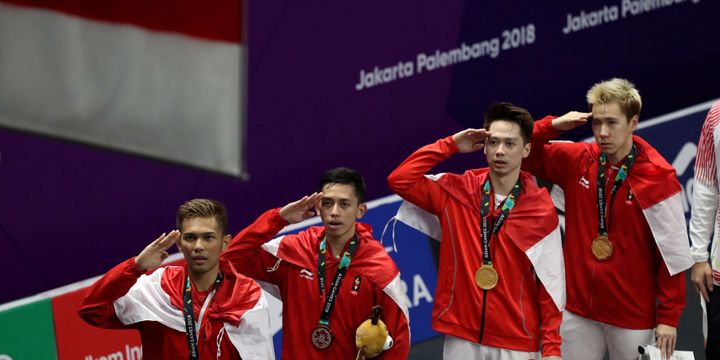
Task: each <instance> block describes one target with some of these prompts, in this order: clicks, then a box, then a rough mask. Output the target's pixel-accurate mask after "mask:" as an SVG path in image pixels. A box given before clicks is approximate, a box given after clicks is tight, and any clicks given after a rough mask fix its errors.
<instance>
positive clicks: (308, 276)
mask: <svg viewBox="0 0 720 360" xmlns="http://www.w3.org/2000/svg"><path fill="white" fill-rule="evenodd" d="M300 277H301V278H306V279H308V280H313V279H314V275H313V273H312V271H310V270H308V269H302V270H300Z"/></svg>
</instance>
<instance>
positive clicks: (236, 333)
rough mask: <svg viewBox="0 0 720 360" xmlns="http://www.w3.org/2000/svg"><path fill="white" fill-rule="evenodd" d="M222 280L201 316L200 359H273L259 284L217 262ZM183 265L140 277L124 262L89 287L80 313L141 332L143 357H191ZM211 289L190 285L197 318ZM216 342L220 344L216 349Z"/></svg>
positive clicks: (109, 325) (98, 323) (110, 325)
mask: <svg viewBox="0 0 720 360" xmlns="http://www.w3.org/2000/svg"><path fill="white" fill-rule="evenodd" d="M220 272H221V273H222V274H223V280H222V282H221V283H220V285H219V286H218V288H217V291H216V293H215V295H214V296H213V298H212V299H211V301H210V303H209V305H208V308H207V310H206V314H205V315H204V316H203V319H202V321H201V326H200V329H199V335H198V350H199V352H200V353H199V358H200V359H240V358H242V359H245V360H249V359H258V360H270V359H275V353H274V349H273V344H272V334H271V333H270V317H269V310H268V305H267V301H266V299H265V296H264V295H263V292H262V289H261V288H260V285H258V284H257V282H255V281H254V280H252V279H249V278H246V277H244V276H242V275H240V274H238V273H237V272H235V270H234V269H233V267H232V266H231V265H230V264H229V263H228V262H227V261H221V263H220ZM186 278H187V267H186V266H168V267H160V268H158V269H156V270H155V271H153V272H152V273H150V274H148V275H144V274H143V273H142V272H141V271H140V270H138V268H137V266H136V265H135V258H131V259H128V260H126V261H124V262H122V263H120V264H119V265H117V266H116V267H114V268H113V269H112V270H110V271H109V272H108V273H107V274H105V275H104V276H103V277H102V278H101V279H100V280H98V281H97V282H96V283H95V284H93V285H92V286H91V287H90V290H89V292H88V294H87V296H86V297H85V299H84V300H83V303H82V305H81V307H80V310H79V311H78V314H79V315H80V317H82V318H83V320H85V321H86V322H87V323H89V324H91V325H94V326H98V327H103V328H135V329H137V330H139V331H140V338H141V339H142V346H143V358H145V359H183V360H186V359H187V358H188V354H189V347H188V342H187V337H186V336H185V322H184V319H183V310H182V309H183V292H184V289H185V280H186ZM209 293H210V290H208V291H205V292H202V293H201V292H198V291H197V290H195V288H194V286H193V292H192V296H193V308H194V316H195V319H196V320H197V319H198V315H199V313H200V309H201V307H202V305H203V302H204V300H205V298H206V297H207V296H208V294H209ZM218 344H219V346H218Z"/></svg>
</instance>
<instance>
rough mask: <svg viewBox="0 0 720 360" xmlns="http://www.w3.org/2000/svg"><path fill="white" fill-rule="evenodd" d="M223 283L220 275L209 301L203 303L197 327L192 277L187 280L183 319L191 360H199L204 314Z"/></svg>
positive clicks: (208, 298)
mask: <svg viewBox="0 0 720 360" xmlns="http://www.w3.org/2000/svg"><path fill="white" fill-rule="evenodd" d="M221 281H222V274H221V273H218V276H217V278H216V279H215V284H214V285H213V289H212V291H211V292H210V295H208V297H207V299H205V302H204V303H203V306H202V309H200V314H198V321H197V325H196V324H195V319H194V318H193V305H192V287H191V285H190V276H188V277H187V279H186V280H185V293H184V294H183V304H184V306H183V318H184V319H185V335H187V340H188V346H189V347H190V360H198V357H199V355H198V335H199V332H200V325H202V320H203V314H204V313H205V310H207V307H208V305H209V304H210V300H212V298H213V296H215V290H217V288H218V286H219V285H220V282H221Z"/></svg>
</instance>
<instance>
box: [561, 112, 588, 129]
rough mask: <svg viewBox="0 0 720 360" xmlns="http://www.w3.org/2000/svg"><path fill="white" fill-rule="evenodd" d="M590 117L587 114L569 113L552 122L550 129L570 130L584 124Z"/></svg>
mask: <svg viewBox="0 0 720 360" xmlns="http://www.w3.org/2000/svg"><path fill="white" fill-rule="evenodd" d="M590 116H592V113H589V112H579V111H571V112H569V113H567V114H565V115H563V116H560V117H557V118H554V119H553V120H552V127H553V128H554V129H556V130H562V131H565V130H571V129H574V128H576V127H578V126H580V125H582V124H585V123H586V122H587V121H588V119H589V118H590Z"/></svg>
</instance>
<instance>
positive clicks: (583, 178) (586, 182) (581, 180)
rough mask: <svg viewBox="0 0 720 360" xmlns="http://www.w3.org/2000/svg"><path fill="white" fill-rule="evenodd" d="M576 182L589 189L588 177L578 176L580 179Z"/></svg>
mask: <svg viewBox="0 0 720 360" xmlns="http://www.w3.org/2000/svg"><path fill="white" fill-rule="evenodd" d="M578 184H580V185H582V187H584V188H586V189H590V182H589V181H588V179H586V178H585V176H582V177H580V181H578Z"/></svg>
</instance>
